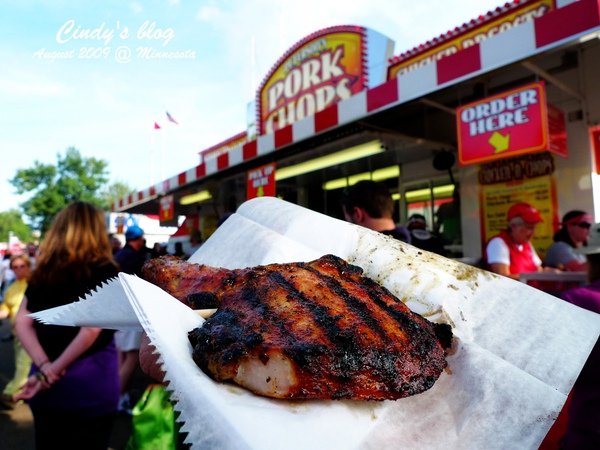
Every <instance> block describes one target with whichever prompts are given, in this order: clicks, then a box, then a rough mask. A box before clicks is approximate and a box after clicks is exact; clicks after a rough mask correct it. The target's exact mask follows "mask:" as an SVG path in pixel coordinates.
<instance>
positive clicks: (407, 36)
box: [0, 0, 503, 211]
mask: <svg viewBox="0 0 600 450" xmlns="http://www.w3.org/2000/svg"><path fill="white" fill-rule="evenodd" d="M501 4H503V2H502V1H497V0H421V1H419V2H415V1H413V0H369V1H368V2H367V1H366V0H362V1H353V0H303V1H302V2H284V1H281V0H277V1H276V0H245V1H244V0H208V1H195V2H191V1H185V0H153V1H88V0H82V1H66V0H62V1H61V0H56V1H51V0H37V1H35V0H18V1H17V0H5V1H2V2H1V3H0V30H1V32H0V33H1V34H0V36H1V38H0V61H2V70H1V71H0V118H1V120H0V158H1V159H0V199H2V203H1V204H0V211H5V210H7V209H9V208H14V207H17V205H18V203H19V202H20V201H22V200H24V198H22V197H19V196H16V195H14V189H13V187H12V185H10V183H9V182H8V180H9V179H10V178H12V177H13V176H14V174H15V172H16V171H17V169H19V168H28V167H31V166H32V165H33V163H34V161H36V160H37V161H40V162H42V163H55V162H56V155H57V154H58V153H64V151H65V149H66V148H68V147H70V146H74V147H76V148H77V149H79V151H80V152H81V153H82V154H83V155H84V156H86V157H91V156H94V157H97V158H101V159H104V160H106V161H107V162H108V164H109V165H108V167H109V171H110V175H111V181H122V182H125V183H127V184H128V185H130V186H131V187H133V188H135V189H138V190H139V189H144V188H146V187H148V186H150V185H151V184H153V183H155V182H158V181H160V180H162V179H164V178H166V177H170V176H172V175H175V174H177V173H179V172H182V171H184V170H187V169H189V168H191V167H193V166H195V165H196V164H198V161H199V160H198V152H199V151H200V150H202V149H204V148H206V147H209V146H211V145H214V144H216V143H218V142H220V141H222V140H224V139H226V138H228V137H230V136H232V135H234V134H236V133H238V132H240V131H243V130H244V129H245V126H246V107H247V104H248V102H250V101H251V100H252V99H253V97H254V93H255V90H256V88H257V86H258V84H259V83H260V81H261V80H262V77H263V76H264V75H265V74H266V73H267V71H268V70H269V69H270V68H271V66H272V65H273V64H274V63H275V62H276V61H277V59H278V58H279V57H280V56H281V55H282V54H283V53H284V52H285V51H286V50H287V49H288V48H289V47H291V46H292V45H293V44H294V43H296V42H297V41H298V40H300V39H302V38H303V37H305V36H306V35H308V34H310V33H312V32H314V31H317V30H319V29H321V28H324V27H328V26H333V25H342V24H344V25H345V24H352V25H362V26H366V27H368V28H372V29H374V30H376V31H378V32H380V33H383V34H385V35H387V36H388V37H390V38H391V39H392V40H393V41H394V42H395V50H394V55H397V54H399V53H402V52H404V51H406V50H409V49H411V48H413V47H414V46H416V45H419V44H420V43H423V42H425V41H427V40H429V39H432V38H434V37H437V36H438V35H440V34H442V33H444V32H446V31H448V30H449V29H451V28H454V27H456V26H459V25H461V24H462V23H463V22H466V21H468V20H470V19H473V18H476V17H477V16H479V15H480V14H484V13H485V12H487V11H488V10H490V9H494V8H495V7H497V6H499V5H501ZM253 49H254V50H253ZM144 52H150V53H153V54H154V55H155V57H154V58H148V57H145V56H144ZM156 52H162V53H156ZM88 53H89V54H88ZM86 56H87V57H86ZM165 111H169V113H170V114H171V115H172V116H173V117H174V118H175V119H176V120H177V121H178V122H179V125H175V124H173V123H170V122H168V121H167V119H166V115H165ZM155 121H156V122H158V123H159V124H160V125H161V127H162V128H161V130H158V131H156V130H154V127H153V125H154V122H155Z"/></svg>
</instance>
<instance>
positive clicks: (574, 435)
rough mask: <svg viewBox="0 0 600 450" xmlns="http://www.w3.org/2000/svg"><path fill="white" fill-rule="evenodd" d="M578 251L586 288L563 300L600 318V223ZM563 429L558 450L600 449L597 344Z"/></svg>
mask: <svg viewBox="0 0 600 450" xmlns="http://www.w3.org/2000/svg"><path fill="white" fill-rule="evenodd" d="M577 251H578V252H579V253H581V254H583V255H585V256H586V259H587V272H588V281H589V284H588V285H586V286H582V287H576V288H573V289H570V290H568V291H565V292H563V293H562V298H563V299H564V300H566V301H568V302H570V303H572V304H574V305H577V306H579V307H581V308H585V309H587V310H590V311H593V312H595V313H598V314H600V223H596V224H594V225H593V226H592V229H591V232H590V235H589V241H588V245H587V246H586V247H583V246H581V247H578V249H577ZM566 428H567V429H566V433H565V435H564V436H563V438H562V440H561V442H560V448H561V449H585V448H599V447H600V340H599V341H596V345H595V346H594V348H593V350H592V352H591V354H590V356H589V357H588V360H587V362H586V363H585V365H584V367H583V370H582V371H581V372H580V374H579V377H578V378H577V381H576V382H575V385H574V386H573V389H572V390H571V394H570V402H568V414H567V427H566Z"/></svg>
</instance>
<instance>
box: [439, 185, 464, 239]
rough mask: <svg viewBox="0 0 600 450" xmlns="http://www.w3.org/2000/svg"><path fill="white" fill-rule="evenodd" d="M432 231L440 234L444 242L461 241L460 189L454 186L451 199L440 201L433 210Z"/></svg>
mask: <svg viewBox="0 0 600 450" xmlns="http://www.w3.org/2000/svg"><path fill="white" fill-rule="evenodd" d="M435 218H436V220H435V225H434V227H433V232H434V233H435V234H437V235H438V236H440V238H441V239H442V241H443V242H444V244H450V245H458V244H461V243H462V228H461V220H460V191H459V188H458V186H454V191H453V192H452V201H451V202H446V203H442V204H441V205H440V206H439V207H438V209H437V211H436V212H435Z"/></svg>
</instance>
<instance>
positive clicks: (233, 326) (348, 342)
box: [158, 255, 446, 400]
mask: <svg viewBox="0 0 600 450" xmlns="http://www.w3.org/2000/svg"><path fill="white" fill-rule="evenodd" d="M161 264H163V263H158V267H162V266H161ZM163 265H165V264H163ZM166 265H167V266H168V270H166V269H165V267H162V268H163V269H165V270H162V271H161V276H162V277H165V276H167V274H169V273H170V275H171V277H177V276H179V277H180V279H181V280H183V281H180V282H172V281H165V280H162V281H161V283H162V285H163V286H166V287H168V288H173V289H176V290H177V293H178V294H179V295H184V294H185V296H186V298H189V299H191V300H194V299H195V298H204V297H210V296H211V295H212V296H214V297H216V298H217V300H218V302H219V308H218V310H217V312H216V313H215V315H213V316H212V317H211V318H210V319H208V320H207V321H206V322H205V323H204V325H203V326H202V327H201V328H198V329H196V330H193V331H192V332H190V334H189V338H190V342H191V343H192V346H193V348H194V350H193V358H194V360H195V361H196V363H197V364H198V366H199V367H200V368H201V369H202V370H203V371H204V372H205V373H207V374H208V375H209V376H211V377H213V378H214V379H216V380H219V381H226V380H233V381H235V382H236V383H238V384H240V385H242V386H245V387H247V388H248V389H250V390H252V391H254V392H256V393H258V394H261V395H266V396H271V397H278V398H329V399H342V398H349V399H378V400H381V399H397V398H401V397H406V396H408V395H413V394H416V393H419V392H422V391H424V390H426V389H428V388H429V387H431V386H432V384H433V383H434V382H435V380H436V379H437V378H438V377H439V375H440V373H441V371H442V370H443V368H444V367H445V365H446V362H445V360H444V351H443V348H442V346H441V345H440V344H439V342H437V338H436V336H435V331H434V327H433V326H432V324H431V323H430V322H428V321H427V320H425V319H423V318H422V317H420V316H418V315H417V314H414V313H412V312H411V311H410V310H409V309H408V308H407V307H406V305H404V304H403V303H402V302H400V301H399V300H398V299H397V298H395V297H394V296H393V295H392V294H391V293H390V292H389V291H387V290H386V289H385V288H383V287H381V286H379V285H378V284H377V283H375V282H374V281H372V280H369V279H368V278H366V277H364V276H363V275H362V269H360V268H358V267H356V266H352V265H349V264H347V263H346V262H345V261H343V260H341V259H340V258H337V257H335V256H331V255H328V256H324V257H322V258H320V259H318V260H315V261H312V262H309V263H289V264H270V265H266V266H258V267H254V268H249V269H239V270H226V269H216V268H212V267H208V266H202V265H197V264H189V263H184V262H177V263H175V262H173V263H169V264H166ZM169 270H170V271H171V272H169ZM179 274H182V275H179ZM158 278H160V277H158ZM194 279H197V280H198V279H199V280H202V282H195V281H193V280H194ZM203 283H204V284H203ZM159 285H160V284H159ZM203 286H209V287H210V290H211V291H213V292H214V294H212V293H211V294H206V293H205V292H204V291H203ZM185 289H189V290H190V291H188V292H187V293H186V292H185ZM167 290H168V289H167ZM198 293H201V294H198ZM190 294H193V295H191V296H190Z"/></svg>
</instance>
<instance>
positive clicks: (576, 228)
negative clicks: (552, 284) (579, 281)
mask: <svg viewBox="0 0 600 450" xmlns="http://www.w3.org/2000/svg"><path fill="white" fill-rule="evenodd" d="M591 226H592V216H591V215H589V214H588V213H586V212H585V211H581V210H573V211H569V212H568V213H566V214H565V215H564V216H563V219H562V222H561V228H560V229H559V230H558V231H557V232H556V233H555V234H554V243H553V244H552V245H551V246H550V247H549V248H548V251H547V252H546V257H545V258H544V266H546V267H555V268H557V269H560V270H567V271H574V272H578V271H585V270H586V269H587V262H586V258H585V255H584V254H582V253H581V252H578V251H577V250H578V249H580V248H582V247H583V246H584V245H586V243H587V239H588V236H589V234H590V227H591Z"/></svg>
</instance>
